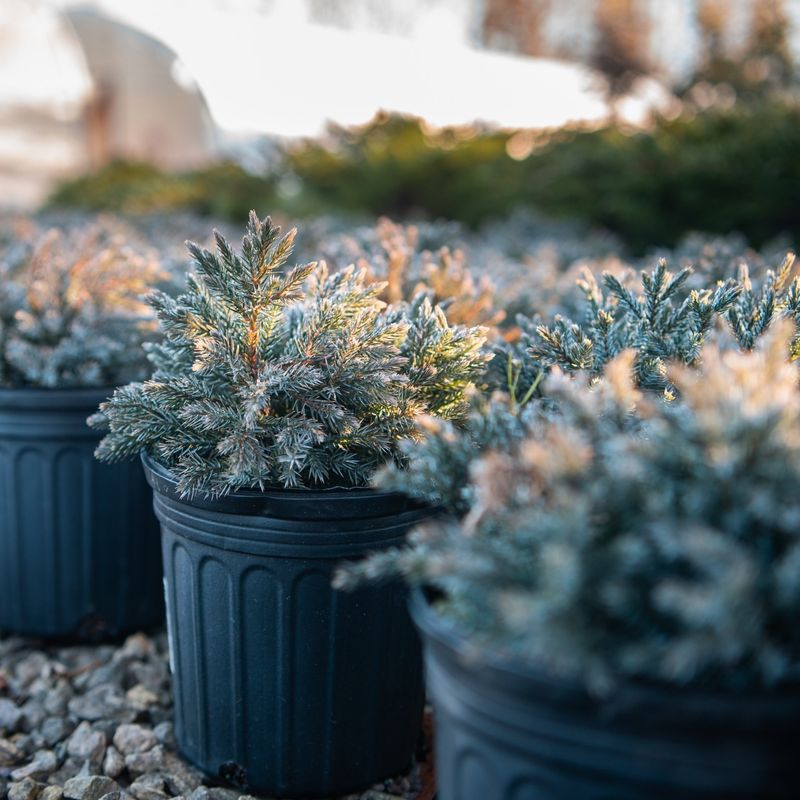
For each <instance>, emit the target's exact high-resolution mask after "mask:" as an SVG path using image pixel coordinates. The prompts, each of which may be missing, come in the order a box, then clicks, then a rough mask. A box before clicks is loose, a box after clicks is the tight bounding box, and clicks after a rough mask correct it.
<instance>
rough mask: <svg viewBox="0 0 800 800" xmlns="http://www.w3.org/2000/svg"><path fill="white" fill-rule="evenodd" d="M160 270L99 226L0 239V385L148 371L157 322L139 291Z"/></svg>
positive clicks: (108, 381)
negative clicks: (147, 345) (146, 346)
mask: <svg viewBox="0 0 800 800" xmlns="http://www.w3.org/2000/svg"><path fill="white" fill-rule="evenodd" d="M163 277H164V275H163V274H162V272H161V271H160V269H159V267H158V266H157V264H156V263H155V262H154V261H153V260H151V259H148V258H145V257H144V256H142V255H140V254H139V253H137V252H135V251H134V250H132V249H131V248H130V247H129V246H128V245H127V244H125V242H124V241H122V240H121V239H120V238H119V237H116V236H113V235H110V234H109V233H108V232H106V231H104V230H103V229H102V228H101V227H100V226H99V225H85V226H83V227H78V228H76V229H75V230H73V231H71V232H70V233H65V232H63V231H59V230H57V229H52V230H50V231H48V232H47V233H44V234H40V233H39V232H38V231H37V230H36V228H35V226H32V229H31V230H28V231H27V232H26V233H25V235H23V236H7V237H4V240H3V241H2V242H0V385H5V386H46V387H74V386H110V385H115V384H119V383H124V382H126V381H129V380H133V379H137V378H141V377H143V376H144V375H146V374H147V372H148V366H147V361H146V358H145V354H144V351H143V350H142V343H143V341H145V340H146V339H147V338H149V337H151V336H152V334H153V331H154V328H155V321H154V318H153V315H152V312H151V311H150V309H149V308H148V307H147V306H146V305H145V304H144V302H142V300H141V296H142V295H143V294H145V293H146V292H147V291H148V290H149V288H150V287H151V286H152V285H153V284H154V283H155V282H156V281H159V280H162V279H163Z"/></svg>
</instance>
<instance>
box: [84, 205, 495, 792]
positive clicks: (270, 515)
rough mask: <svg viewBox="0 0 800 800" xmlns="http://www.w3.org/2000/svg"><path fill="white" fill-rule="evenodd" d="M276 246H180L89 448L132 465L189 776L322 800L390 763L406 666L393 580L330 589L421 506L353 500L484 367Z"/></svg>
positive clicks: (342, 276)
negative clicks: (141, 471)
mask: <svg viewBox="0 0 800 800" xmlns="http://www.w3.org/2000/svg"><path fill="white" fill-rule="evenodd" d="M293 239H294V231H291V232H289V233H288V234H286V235H281V233H280V229H279V228H277V227H275V226H274V225H273V224H272V222H271V221H270V220H269V219H266V220H265V221H260V220H259V218H258V217H257V216H256V215H255V213H253V214H251V216H250V220H249V223H248V226H247V230H246V233H245V236H244V238H243V240H242V247H241V251H240V252H236V251H234V249H233V248H232V247H231V246H230V245H229V244H228V242H227V241H226V240H225V239H224V238H223V237H222V236H221V235H219V234H217V235H216V241H217V246H216V251H215V252H210V251H208V250H205V249H202V248H200V247H197V246H195V245H192V244H190V245H189V249H190V251H191V254H192V257H193V259H194V264H195V270H196V272H195V273H194V274H190V275H189V277H188V278H187V285H186V290H185V292H184V293H183V294H181V295H180V296H178V297H177V298H176V299H172V298H170V297H168V296H167V295H165V294H159V295H156V296H155V297H154V299H153V300H152V303H153V306H154V307H155V309H156V311H157V313H158V317H159V318H160V321H161V326H162V330H163V341H161V342H160V343H158V344H156V345H154V346H152V347H151V349H150V357H151V360H152V361H153V363H154V365H155V372H154V374H153V376H152V378H151V379H149V380H147V381H144V382H142V383H133V384H131V385H129V386H127V387H124V388H121V389H118V390H117V391H116V392H115V394H114V396H113V397H112V398H111V400H110V401H108V402H106V403H104V404H103V405H102V406H101V410H100V413H99V415H98V417H97V420H96V423H97V424H98V425H100V426H108V430H109V432H108V434H107V436H106V438H105V439H104V440H103V441H102V443H101V444H100V446H99V448H98V450H97V455H98V457H99V458H101V459H103V460H108V461H116V460H118V459H124V458H126V457H130V456H134V455H137V454H140V453H141V455H142V459H143V462H144V467H145V471H146V473H147V477H148V480H149V481H150V483H151V485H152V486H153V488H154V490H155V509H156V513H157V515H158V517H159V519H160V520H161V524H162V541H163V558H164V583H165V589H166V598H167V618H168V625H169V634H170V653H171V662H172V671H173V674H174V684H175V710H176V735H177V740H178V744H179V747H180V749H181V751H182V752H183V754H184V755H185V756H186V757H188V758H189V759H190V760H191V761H192V762H194V763H195V764H196V765H198V766H200V767H201V768H202V769H204V770H205V771H206V772H208V773H210V774H213V775H218V776H219V777H221V778H223V779H227V780H229V781H231V782H233V783H236V784H238V785H240V786H242V787H244V788H246V789H247V790H248V791H253V792H260V793H263V794H267V795H270V796H302V797H306V796H330V795H333V794H337V793H343V792H346V791H350V790H353V789H358V788H361V787H366V786H369V785H370V784H372V783H374V782H376V781H378V780H380V779H382V778H386V777H389V776H391V775H394V774H397V773H399V772H400V771H402V770H403V769H404V768H406V767H407V766H408V765H409V764H410V762H411V759H412V756H413V752H414V748H415V743H416V740H417V736H418V732H419V728H420V722H421V715H422V707H423V699H424V698H423V685H422V658H421V652H420V645H419V640H418V638H417V635H416V633H415V630H414V627H413V625H412V623H411V620H410V618H409V616H408V611H407V607H406V597H405V589H404V587H403V586H402V585H401V583H399V582H394V583H391V582H390V583H388V584H386V585H382V586H372V587H362V589H361V590H359V591H356V592H354V593H352V594H348V595H345V594H342V593H338V592H336V591H335V590H333V588H332V586H331V579H332V575H333V572H334V569H335V568H336V565H337V564H339V563H340V562H341V561H342V560H358V559H361V558H363V557H364V555H365V554H367V553H369V552H371V551H375V550H381V549H386V548H389V547H396V546H398V545H400V544H401V543H402V542H403V541H404V539H405V536H406V532H407V531H408V529H409V528H410V527H412V526H413V525H415V524H416V523H418V522H419V521H421V520H422V519H423V518H425V517H426V516H427V515H429V514H430V509H429V508H428V507H427V506H426V505H423V504H420V503H418V502H415V501H413V500H411V499H409V498H408V497H406V496H405V495H403V494H401V493H398V492H394V491H378V490H375V489H372V488H369V483H370V479H371V478H372V476H373V473H374V472H375V470H376V469H377V468H378V467H379V466H381V465H382V464H384V463H385V462H386V461H387V460H392V459H394V458H398V457H399V450H398V444H399V443H400V442H401V441H403V440H404V439H405V438H407V437H410V436H412V435H414V431H415V420H416V419H417V418H418V417H419V416H420V415H422V414H427V415H432V416H434V417H441V418H444V419H458V418H460V417H461V416H462V415H463V414H464V412H465V410H466V406H467V402H466V399H465V397H466V393H467V391H468V390H469V388H470V386H471V384H472V382H473V380H474V379H475V378H476V377H477V376H478V375H479V374H480V373H481V371H482V368H483V365H484V362H485V360H486V357H485V355H484V354H483V352H482V344H483V339H484V337H483V333H482V331H481V329H477V328H460V327H451V326H449V325H448V323H447V320H446V318H445V316H444V314H443V313H442V311H441V309H439V308H438V307H435V306H432V305H431V303H430V302H429V300H428V298H426V297H420V298H418V299H417V300H416V301H415V302H413V303H411V304H408V305H406V304H400V305H395V306H389V307H387V306H386V305H385V304H384V303H383V302H382V301H380V300H379V299H378V294H379V293H380V291H381V290H382V288H383V287H382V285H381V284H379V283H372V282H369V281H368V280H367V279H366V276H365V274H364V272H363V271H357V270H355V269H354V268H349V269H345V270H342V271H340V272H337V273H329V272H328V271H327V269H326V268H325V266H324V265H321V266H316V265H315V264H306V265H302V266H295V267H292V268H288V267H287V266H286V262H287V259H288V258H289V256H290V253H291V249H292V242H293Z"/></svg>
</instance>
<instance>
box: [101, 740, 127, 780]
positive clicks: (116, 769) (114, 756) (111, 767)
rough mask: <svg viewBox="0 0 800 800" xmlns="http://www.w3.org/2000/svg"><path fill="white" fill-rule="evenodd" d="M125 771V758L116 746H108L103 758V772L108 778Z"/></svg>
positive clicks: (117, 775) (117, 776)
mask: <svg viewBox="0 0 800 800" xmlns="http://www.w3.org/2000/svg"><path fill="white" fill-rule="evenodd" d="M124 771H125V759H124V758H123V756H122V754H121V753H120V752H119V750H117V748H116V747H109V748H108V750H106V757H105V758H104V759H103V774H104V775H108V777H109V778H119V776H120V775H122V773H123V772H124Z"/></svg>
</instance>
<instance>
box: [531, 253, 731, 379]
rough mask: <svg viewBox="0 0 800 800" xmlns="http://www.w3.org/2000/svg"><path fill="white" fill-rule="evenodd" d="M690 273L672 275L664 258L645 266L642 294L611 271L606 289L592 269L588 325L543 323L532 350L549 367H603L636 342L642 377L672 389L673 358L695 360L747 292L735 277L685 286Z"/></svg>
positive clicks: (586, 285) (585, 286)
mask: <svg viewBox="0 0 800 800" xmlns="http://www.w3.org/2000/svg"><path fill="white" fill-rule="evenodd" d="M690 273H691V270H690V269H689V268H684V269H682V270H681V271H680V272H678V273H677V274H675V275H673V274H672V273H670V272H669V271H668V270H667V266H666V262H665V261H663V260H661V261H659V263H658V266H657V267H656V268H655V269H654V270H653V271H652V272H649V273H648V272H642V294H641V295H640V296H637V295H635V294H634V293H633V292H632V291H631V290H630V289H629V288H628V287H627V286H626V285H624V284H623V282H621V281H620V280H619V278H617V277H616V276H614V275H611V274H606V275H604V276H603V286H602V288H601V287H600V285H599V284H598V283H597V281H596V280H595V278H594V276H593V275H592V274H591V273H590V272H589V271H588V270H587V271H586V272H585V277H584V280H582V281H581V282H580V286H581V289H582V290H583V292H584V295H585V297H586V304H587V311H586V322H585V325H583V326H581V325H578V324H577V323H574V322H571V321H569V320H565V319H562V318H560V317H556V319H555V321H554V322H553V324H552V325H550V326H546V325H540V326H539V327H538V328H537V333H538V337H539V341H538V342H537V343H535V344H534V345H533V346H532V347H531V349H530V355H531V356H532V358H533V359H534V360H535V361H540V362H541V363H543V364H545V365H547V366H553V365H557V366H559V367H561V368H562V369H565V370H567V371H581V370H582V371H588V372H590V373H592V374H599V373H600V372H602V370H603V369H604V367H605V365H606V364H607V363H608V362H609V361H611V360H612V359H613V358H616V356H618V355H619V354H620V353H621V352H622V351H623V350H626V349H633V350H635V351H636V360H635V362H634V371H635V375H636V381H637V384H638V385H639V386H641V387H643V388H646V389H651V390H656V391H664V390H667V389H668V388H669V382H668V380H667V377H666V365H667V363H668V362H669V361H680V362H682V363H684V364H695V363H696V361H697V357H698V354H699V352H700V348H701V347H702V344H703V341H704V339H705V337H706V335H707V334H708V332H709V331H710V330H711V327H712V325H713V323H714V321H715V318H717V317H718V316H719V315H721V314H724V313H725V312H726V311H728V310H729V309H731V308H732V307H733V305H734V303H735V302H736V300H737V298H738V297H739V295H740V294H741V292H742V287H741V286H739V285H737V284H735V283H734V282H733V281H729V282H726V283H719V284H717V285H716V286H715V287H713V288H712V289H705V290H702V291H697V290H693V291H691V292H686V291H685V290H684V287H685V284H686V281H687V279H688V278H689V275H690Z"/></svg>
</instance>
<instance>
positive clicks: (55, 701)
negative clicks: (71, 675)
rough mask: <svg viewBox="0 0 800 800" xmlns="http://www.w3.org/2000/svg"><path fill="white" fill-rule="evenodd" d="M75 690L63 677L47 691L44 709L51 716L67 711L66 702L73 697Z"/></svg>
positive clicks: (62, 714) (58, 715)
mask: <svg viewBox="0 0 800 800" xmlns="http://www.w3.org/2000/svg"><path fill="white" fill-rule="evenodd" d="M74 695H75V692H74V691H73V690H72V687H71V686H70V685H69V683H68V682H67V681H66V680H65V679H63V678H62V679H60V680H59V682H58V683H57V684H56V685H55V686H54V687H53V688H52V689H51V690H50V691H49V692H48V693H47V696H46V697H45V698H44V702H43V704H42V705H43V706H44V710H45V712H46V713H47V714H49V715H50V716H51V717H62V716H64V714H66V713H67V703H69V701H70V700H71V699H72V698H73V697H74Z"/></svg>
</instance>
